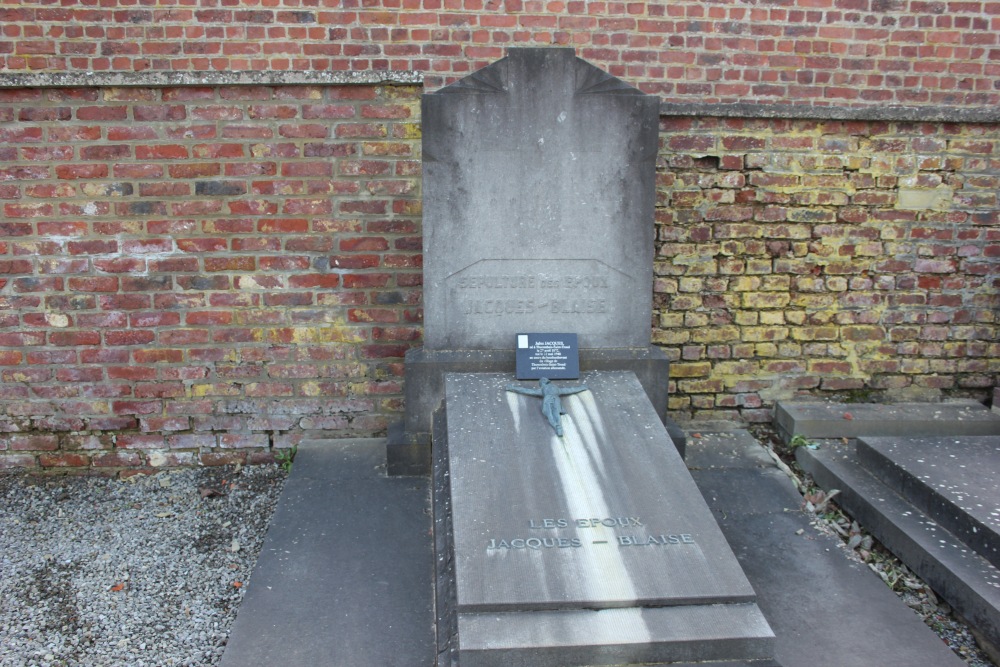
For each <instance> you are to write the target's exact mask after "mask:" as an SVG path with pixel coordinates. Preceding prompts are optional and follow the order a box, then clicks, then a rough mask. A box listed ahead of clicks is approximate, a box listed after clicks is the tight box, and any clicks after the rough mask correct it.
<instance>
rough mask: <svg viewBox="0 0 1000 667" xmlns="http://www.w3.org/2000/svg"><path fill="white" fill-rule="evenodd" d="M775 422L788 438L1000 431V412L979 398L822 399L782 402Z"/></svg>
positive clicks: (997, 432)
mask: <svg viewBox="0 0 1000 667" xmlns="http://www.w3.org/2000/svg"><path fill="white" fill-rule="evenodd" d="M774 425H775V426H776V427H777V429H778V432H779V433H780V435H781V437H782V438H783V439H784V441H785V442H786V443H787V442H789V441H791V439H792V438H793V437H794V436H796V435H801V436H803V437H806V438H857V437H860V436H864V435H870V436H898V437H904V436H917V437H919V436H935V435H1000V415H998V414H995V413H993V412H992V411H990V409H989V408H987V407H986V406H984V405H982V404H981V403H978V402H976V401H963V402H956V403H898V404H870V403H820V402H808V403H801V402H786V401H779V402H778V404H777V405H776V406H775V411H774Z"/></svg>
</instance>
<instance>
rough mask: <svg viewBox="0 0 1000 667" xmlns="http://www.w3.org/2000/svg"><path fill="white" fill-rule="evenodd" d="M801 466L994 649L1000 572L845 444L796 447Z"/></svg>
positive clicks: (999, 633)
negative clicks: (834, 492)
mask: <svg viewBox="0 0 1000 667" xmlns="http://www.w3.org/2000/svg"><path fill="white" fill-rule="evenodd" d="M796 458H797V460H798V461H799V463H800V464H801V465H802V468H803V469H804V470H806V471H807V472H808V473H809V474H811V475H812V476H813V479H815V480H816V483H817V484H818V485H819V486H821V487H822V488H824V489H827V490H829V489H840V495H838V496H837V503H838V504H839V505H840V506H841V507H842V508H844V510H845V511H846V512H847V513H848V514H850V515H851V516H853V517H854V518H855V519H857V521H858V523H860V524H861V525H863V526H864V527H865V528H866V529H867V530H869V531H870V532H871V533H872V535H874V536H875V538H876V539H878V541H879V542H881V543H882V544H883V545H885V546H886V548H888V549H889V550H890V551H892V552H893V553H894V554H895V555H896V557H897V558H899V559H900V560H901V561H903V562H904V563H905V564H906V565H907V566H908V567H909V568H910V569H911V570H913V571H914V572H915V573H916V574H917V576H919V577H920V578H921V579H923V580H924V581H926V582H927V583H928V584H929V585H930V586H931V588H933V589H934V591H935V592H936V593H937V594H938V595H940V596H941V597H942V598H943V599H944V600H946V601H947V602H948V604H950V605H951V606H952V607H953V608H954V609H955V610H956V611H957V612H958V613H959V614H961V615H962V616H963V617H964V618H965V619H966V620H967V621H968V622H969V624H970V625H972V626H973V627H974V628H976V629H978V630H979V631H980V632H982V634H983V635H984V636H985V637H986V638H987V640H988V641H990V642H991V643H992V644H993V645H994V646H996V645H1000V570H998V569H997V568H996V567H995V566H994V565H992V564H991V563H990V562H989V561H987V560H986V559H985V558H983V557H982V556H980V555H979V554H978V553H976V552H975V551H974V550H973V549H971V548H970V547H968V546H967V545H965V544H964V543H963V542H962V541H961V540H960V539H958V538H957V537H955V536H954V535H953V534H952V533H951V532H949V531H948V530H946V529H945V528H944V527H943V526H941V525H940V524H939V523H938V522H937V521H936V520H934V519H933V518H931V517H929V516H927V515H926V514H924V513H923V512H922V511H920V510H919V509H917V508H916V507H915V506H913V505H912V504H910V503H909V502H907V501H906V500H905V499H903V498H902V497H901V496H900V495H898V494H897V493H896V492H895V491H894V490H892V489H891V488H889V487H888V486H886V485H885V484H882V482H881V481H879V480H878V479H876V478H875V477H873V476H872V475H871V474H869V472H868V471H867V470H866V469H865V468H864V467H863V466H862V465H861V464H860V463H859V461H858V460H857V457H856V453H855V451H854V448H853V447H851V446H850V445H842V444H832V443H831V444H826V445H824V446H823V447H821V448H820V449H818V450H810V449H808V448H805V447H799V448H797V449H796Z"/></svg>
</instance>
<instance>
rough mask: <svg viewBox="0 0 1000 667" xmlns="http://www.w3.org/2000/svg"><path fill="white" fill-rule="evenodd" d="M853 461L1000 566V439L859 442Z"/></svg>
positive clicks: (874, 440) (889, 439)
mask: <svg viewBox="0 0 1000 667" xmlns="http://www.w3.org/2000/svg"><path fill="white" fill-rule="evenodd" d="M857 455H858V461H859V462H860V463H861V465H863V466H864V467H865V468H866V469H868V471H869V472H870V473H871V474H872V475H873V476H874V477H876V478H877V479H880V480H881V481H882V483H884V484H886V485H887V486H889V487H890V488H892V489H894V490H895V491H896V492H897V493H899V494H900V495H902V496H903V497H904V498H905V499H906V500H907V501H909V502H910V503H911V504H913V505H914V506H915V507H916V508H917V509H919V510H920V511H922V512H924V513H925V514H927V515H928V516H930V517H931V518H932V519H934V520H935V521H937V522H938V523H939V524H941V525H942V526H943V527H944V528H946V529H947V530H949V531H950V532H951V533H953V534H954V535H955V536H956V537H958V538H959V539H960V540H962V542H964V543H965V544H966V545H968V546H969V547H971V548H973V549H975V551H976V552H977V553H978V554H979V555H981V556H982V557H984V558H985V559H986V560H988V561H989V562H990V563H992V564H993V565H995V566H997V567H1000V436H990V435H982V436H958V437H956V436H950V437H936V438H877V437H873V438H868V437H866V438H861V439H859V440H858V444H857Z"/></svg>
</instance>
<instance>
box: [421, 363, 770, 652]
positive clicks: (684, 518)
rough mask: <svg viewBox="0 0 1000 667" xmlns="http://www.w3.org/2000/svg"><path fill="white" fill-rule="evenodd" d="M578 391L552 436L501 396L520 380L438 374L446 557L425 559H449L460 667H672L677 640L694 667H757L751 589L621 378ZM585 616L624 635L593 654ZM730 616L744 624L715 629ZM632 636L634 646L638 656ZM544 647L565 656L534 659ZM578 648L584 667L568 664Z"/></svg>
mask: <svg viewBox="0 0 1000 667" xmlns="http://www.w3.org/2000/svg"><path fill="white" fill-rule="evenodd" d="M580 382H583V383H585V384H586V385H587V387H589V391H584V392H581V393H577V394H572V395H569V396H565V397H563V399H562V406H563V409H564V410H565V411H566V414H565V415H564V416H563V418H562V428H563V429H564V436H563V437H561V438H560V437H558V436H557V435H556V434H555V431H554V430H553V428H552V426H551V425H550V424H549V423H548V421H547V420H546V418H545V417H544V416H543V415H542V413H541V401H540V399H538V398H535V397H531V396H525V395H522V394H518V393H515V392H510V391H506V389H505V388H506V386H507V385H508V384H510V383H514V384H519V385H521V386H531V385H533V384H534V383H515V381H514V379H513V375H509V374H499V373H496V374H486V373H483V374H448V375H446V377H445V387H446V389H445V393H446V401H445V405H446V411H447V426H446V431H447V433H446V440H447V443H446V448H447V461H446V465H447V478H448V479H449V480H450V490H449V492H448V495H447V499H448V501H450V520H451V533H452V536H453V547H452V549H453V551H449V552H448V553H447V554H442V553H440V552H439V554H438V561H439V563H441V562H448V561H449V560H450V559H451V558H453V563H454V592H453V593H450V595H453V604H454V607H455V611H456V612H457V628H458V646H459V653H460V655H461V664H463V665H465V664H467V663H466V658H467V657H468V658H469V659H473V660H475V661H474V662H471V663H468V664H474V665H480V664H481V665H494V664H521V662H517V663H510V662H507V663H504V662H503V659H504V658H509V659H514V658H515V657H516V659H517V660H519V661H526V660H529V657H526V656H534V657H531V658H530V659H531V660H535V659H537V660H539V662H537V663H536V662H530V664H540V665H549V664H551V665H557V664H558V665H580V664H622V663H625V662H629V661H630V660H631V659H632V657H634V656H640V657H643V662H646V661H648V660H646V658H648V659H649V660H652V661H666V660H668V659H670V660H675V659H676V660H681V659H685V660H687V659H691V656H690V655H686V656H685V655H684V650H687V649H681V648H679V647H681V646H682V645H684V643H685V642H688V643H689V644H690V645H691V646H693V645H699V646H701V647H702V648H703V649H704V652H703V653H698V655H701V656H702V658H701V659H707V658H706V657H705V656H708V657H712V659H719V660H721V659H744V660H745V659H754V660H758V659H763V658H768V657H769V656H770V653H769V651H770V646H771V642H772V641H773V635H772V633H771V632H770V630H769V629H768V628H767V624H766V621H764V619H763V617H762V616H760V614H759V610H757V609H756V606H755V604H754V599H755V595H754V591H753V589H752V587H751V586H750V585H749V583H748V582H747V580H746V577H745V576H744V575H743V573H742V571H741V569H740V567H739V564H738V562H737V561H736V558H735V556H734V555H733V553H732V551H731V549H730V548H729V546H728V545H727V544H726V541H725V539H724V538H723V536H722V533H721V531H720V530H719V528H718V526H717V525H716V524H715V521H714V519H713V518H712V516H711V513H710V512H709V510H708V508H707V506H706V505H705V502H704V500H703V499H702V497H701V494H700V493H699V491H698V489H697V487H695V485H694V483H693V481H692V480H691V477H690V475H689V474H688V472H687V469H686V468H685V467H684V463H683V461H682V459H681V458H680V456H679V454H678V452H677V450H676V448H675V447H674V446H673V445H672V443H671V442H670V439H669V436H668V435H667V432H666V430H665V428H664V427H663V425H662V423H661V422H660V420H659V418H658V417H657V415H656V412H655V411H654V410H653V409H652V406H651V405H650V404H649V401H648V400H647V399H646V397H645V393H644V391H643V389H642V387H641V385H640V384H639V382H638V381H637V380H636V378H635V377H634V376H633V375H632V374H631V373H622V372H591V373H585V374H584V375H583V377H582V378H581V381H580ZM569 384H572V385H576V384H579V383H578V382H566V383H563V386H566V385H569ZM437 437H440V436H437ZM436 444H437V443H436ZM435 488H436V489H437V486H436V487H435ZM435 506H436V508H437V509H438V513H439V514H440V513H442V512H443V511H444V507H443V505H442V503H441V502H439V501H438V500H435ZM440 548H441V545H439V550H440ZM441 607H442V604H441V602H440V600H439V605H438V608H439V622H440V615H441ZM643 607H661V608H664V609H670V610H671V611H661V610H656V611H649V610H646V611H643V612H641V613H640V612H639V608H643ZM595 609H604V610H619V611H620V612H621V614H620V615H622V616H623V617H628V618H629V619H631V622H632V623H635V624H638V625H637V626H630V629H629V632H628V633H625V634H622V635H620V636H619V638H618V641H611V646H610V647H605V643H606V641H607V639H606V638H602V633H597V632H592V628H593V623H594V618H595V617H594V616H593V611H592V610H595ZM732 614H737V615H738V616H740V618H742V619H743V620H744V621H745V622H743V623H742V624H741V623H735V622H733V623H730V621H727V620H725V619H729V618H730V615H732ZM703 615H704V617H703ZM608 616H609V617H610V616H615V617H616V618H617V615H615V614H609V615H608ZM665 619H671V620H669V621H667V620H665ZM681 619H687V620H681ZM695 619H701V620H697V621H696V620H695ZM705 619H715V620H714V621H711V620H707V621H706V620H705ZM696 626H697V627H698V628H699V630H698V631H697V632H692V633H690V634H688V633H686V632H685V631H683V630H680V628H688V627H696ZM466 627H467V628H470V630H469V632H470V633H471V634H470V635H469V636H467V637H465V636H463V628H466ZM497 627H499V628H500V630H497ZM706 627H711V628H716V629H715V630H711V631H708V630H705V628H706ZM490 628H491V629H490ZM669 628H673V629H672V630H668V629H669ZM719 628H722V629H723V630H721V632H722V633H723V635H725V636H724V637H722V638H720V637H718V636H716V634H715V633H717V632H719V631H720V630H719ZM726 628H728V630H726ZM488 629H489V630H488ZM678 632H679V633H680V635H678V634H677V633H678ZM726 632H728V633H729V634H726ZM635 633H639V634H638V635H636V634H635ZM518 636H522V638H523V643H521V644H519V643H518V641H519V640H518V641H515V640H514V639H513V638H515V637H518ZM636 636H642V637H648V638H649V639H648V641H645V640H644V641H643V642H638V643H639V644H640V645H641V646H640V648H641V650H638V649H637V646H636V639H635V637H636ZM587 637H589V639H587ZM506 641H514V645H516V646H517V647H518V648H516V649H515V647H514V645H512V646H510V647H504V646H501V645H503V644H504V642H506ZM574 642H582V643H574ZM559 646H564V647H568V646H573V647H576V648H568V649H567V650H566V651H565V652H563V654H562V656H561V657H559V656H552V655H550V654H551V653H552V649H553V647H559ZM489 647H494V648H495V649H496V651H495V652H491V650H488V649H489ZM581 647H589V650H591V651H592V653H591V654H590V655H592V656H599V658H595V660H598V661H597V662H574V661H573V660H578V659H579V655H581V654H580V653H579V650H581ZM598 647H601V648H598ZM689 648H690V646H689ZM466 649H468V650H469V651H471V653H470V654H469V655H468V656H467V655H466V654H465V651H466ZM480 650H484V651H486V654H487V655H486V656H485V657H484V656H483V655H480V654H479V653H478V652H479V651H480ZM535 651H538V652H537V653H535ZM637 651H638V652H637ZM678 651H679V652H678ZM699 651H701V649H699ZM570 656H576V657H570ZM560 660H561V662H560ZM524 664H529V663H528V662H524Z"/></svg>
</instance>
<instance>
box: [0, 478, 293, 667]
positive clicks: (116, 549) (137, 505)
mask: <svg viewBox="0 0 1000 667" xmlns="http://www.w3.org/2000/svg"><path fill="white" fill-rule="evenodd" d="M284 479H285V474H284V473H283V472H282V471H281V470H280V469H279V468H277V467H275V466H254V467H248V468H242V469H236V468H233V467H224V468H203V469H187V470H181V471H170V472H167V471H164V472H161V473H159V474H157V475H155V476H153V477H145V476H139V477H132V478H129V479H126V480H119V479H107V478H98V477H31V476H24V475H9V474H8V475H3V476H0V667H42V666H48V665H51V666H53V667H55V666H60V667H70V666H81V667H82V666H85V665H86V666H93V665H100V666H101V667H115V666H121V667H125V666H128V667H139V666H143V665H145V666H153V665H155V666H157V667H161V666H162V667H173V666H181V665H198V666H203V665H215V664H218V662H219V660H220V658H221V656H222V652H223V650H224V648H225V643H226V639H227V637H228V635H229V629H230V627H231V625H232V622H233V620H234V619H235V618H236V610H237V607H238V606H239V603H240V600H241V599H242V597H243V592H244V590H245V587H246V584H247V581H248V580H249V578H250V573H251V571H252V569H253V566H254V563H256V561H257V554H258V553H259V551H260V546H261V543H262V542H263V539H264V533H265V531H266V530H267V524H268V521H269V520H270V518H271V513H272V511H273V509H274V505H275V502H276V501H277V499H278V495H279V494H280V492H281V488H282V485H283V484H284ZM205 488H212V489H217V490H219V491H221V492H222V493H223V495H221V496H215V497H206V498H203V497H202V493H201V492H200V489H205ZM237 543H238V544H239V549H238V550H234V549H233V548H232V547H233V544H237Z"/></svg>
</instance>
